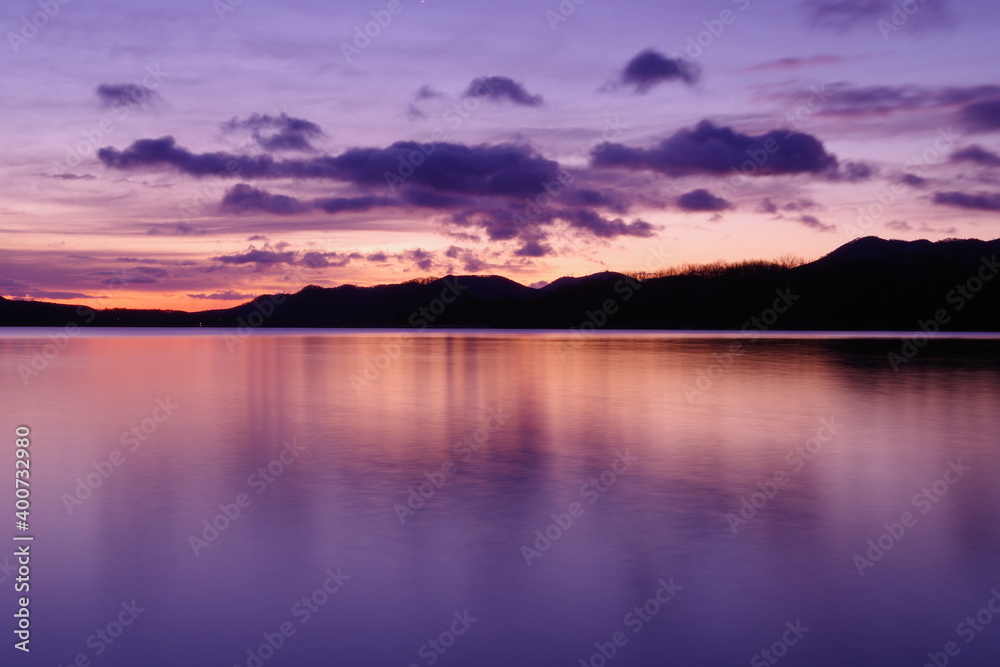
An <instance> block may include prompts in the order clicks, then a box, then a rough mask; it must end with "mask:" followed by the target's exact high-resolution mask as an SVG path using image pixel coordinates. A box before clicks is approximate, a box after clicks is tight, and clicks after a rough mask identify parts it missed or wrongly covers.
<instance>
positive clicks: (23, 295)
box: [0, 278, 107, 299]
mask: <svg viewBox="0 0 1000 667" xmlns="http://www.w3.org/2000/svg"><path fill="white" fill-rule="evenodd" d="M0 295H4V296H9V297H15V298H19V299H105V298H107V297H103V296H94V295H93V294H84V293H82V292H53V291H50V290H42V289H32V288H31V286H30V285H29V284H28V283H26V282H24V281H23V280H14V279H11V278H0Z"/></svg>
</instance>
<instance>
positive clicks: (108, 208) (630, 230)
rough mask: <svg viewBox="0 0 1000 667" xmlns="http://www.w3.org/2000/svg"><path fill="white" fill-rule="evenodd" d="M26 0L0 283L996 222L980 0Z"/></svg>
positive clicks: (376, 269)
mask: <svg viewBox="0 0 1000 667" xmlns="http://www.w3.org/2000/svg"><path fill="white" fill-rule="evenodd" d="M914 2H915V0H914ZM21 4H23V11H22V13H20V14H19V13H17V8H16V7H15V6H14V5H11V7H10V9H11V13H10V17H9V20H8V22H7V25H8V26H19V28H18V29H11V30H10V32H9V33H8V34H7V43H8V44H7V46H8V52H7V54H6V56H5V58H6V62H7V63H8V67H6V68H5V70H4V73H3V74H2V75H0V76H3V77H4V78H5V80H6V81H7V82H8V85H9V86H10V87H17V88H18V89H19V90H22V91H23V92H22V93H21V94H20V95H19V96H18V97H17V98H16V99H12V100H8V101H7V102H6V104H7V105H8V107H9V110H10V112H12V115H11V118H12V119H14V122H12V123H9V124H7V125H5V126H4V127H3V128H0V138H2V139H3V140H4V142H5V145H6V146H7V147H8V151H7V159H6V160H5V161H4V163H2V164H0V170H2V174H3V177H4V181H5V183H6V185H7V187H6V192H5V195H4V197H3V202H2V203H0V243H2V250H0V267H3V268H2V274H0V294H2V295H3V296H5V297H9V298H30V299H36V300H48V301H62V302H67V303H75V304H87V305H92V306H94V307H147V308H177V309H184V310H192V309H198V308H200V307H211V302H220V301H222V302H225V301H229V302H236V301H238V300H239V299H241V298H250V297H252V296H254V295H257V294H262V293H270V292H276V291H295V290H297V289H300V288H301V287H303V286H305V285H307V284H316V285H320V286H325V287H332V286H336V285H341V284H358V285H374V284H387V283H395V282H403V281H405V280H409V279H411V278H415V277H424V276H432V275H445V274H448V273H454V274H458V273H466V274H478V275H502V276H505V277H508V278H510V279H512V280H516V281H518V282H521V283H522V284H526V285H531V284H540V283H543V282H546V281H551V280H554V279H555V278H558V277H561V276H568V275H577V276H579V275H587V274H590V273H594V272H598V271H603V270H615V271H638V270H649V269H650V268H653V269H656V268H664V267H667V266H671V265H680V264H689V263H704V262H712V261H716V260H723V261H739V260H745V259H774V258H777V257H781V256H785V255H795V256H799V257H802V258H803V259H805V260H807V261H808V260H811V259H816V258H818V257H820V256H822V255H823V254H825V253H827V252H830V251H832V250H833V249H835V248H836V247H838V246H840V245H842V244H843V243H845V242H847V241H849V240H851V239H852V238H856V237H858V236H867V235H876V236H880V237H882V238H899V239H903V240H914V239H918V238H927V239H930V240H941V239H944V238H949V237H959V238H981V239H990V238H994V237H996V236H997V235H998V234H997V233H996V232H995V231H994V230H993V229H991V226H992V225H993V221H994V220H995V215H996V211H997V210H1000V203H998V198H1000V194H998V193H997V192H996V187H995V186H994V174H995V172H996V170H997V169H998V166H1000V147H998V145H997V142H996V132H997V131H998V130H1000V86H998V85H996V84H995V83H994V82H993V81H992V80H991V79H990V78H989V77H988V76H984V73H983V72H982V71H981V70H980V68H979V67H978V64H979V62H981V60H982V59H983V58H984V57H986V56H985V54H986V53H988V52H989V50H990V49H991V45H992V40H993V34H994V31H995V29H996V25H995V24H996V22H997V18H996V16H995V15H994V14H995V13H990V12H987V11H986V10H985V9H984V8H985V5H982V7H980V5H978V4H977V3H974V2H968V3H952V4H945V3H940V4H939V3H916V2H915V4H913V6H912V7H911V6H910V5H907V7H906V8H905V11H904V10H903V9H898V6H897V5H894V4H892V3H885V4H884V5H880V4H879V3H869V4H868V5H864V6H863V7H862V4H863V3H862V4H859V5H858V8H856V11H855V12H854V13H851V11H849V10H847V9H845V8H844V7H841V6H839V5H838V4H837V3H833V2H825V1H819V0H815V1H813V0H810V1H809V2H802V3H799V4H798V5H796V6H795V7H794V11H792V12H776V11H775V10H774V9H773V8H770V7H768V6H765V5H761V4H758V3H756V2H753V1H752V0H732V2H728V3H722V4H720V6H719V8H717V9H712V10H711V11H708V10H707V9H704V8H700V7H695V6H690V7H674V8H673V9H672V10H671V21H670V22H669V25H668V26H663V27H659V26H658V25H657V23H656V21H652V20H651V19H652V17H654V16H657V15H658V14H657V12H658V11H659V10H658V9H656V8H655V6H654V5H649V4H645V3H633V4H629V5H626V6H625V7H624V8H623V9H622V10H621V11H619V10H610V9H609V8H607V7H604V6H602V5H600V4H598V3H579V4H577V3H575V2H570V1H569V0H567V2H564V3H562V4H559V3H555V4H554V5H553V7H551V8H550V7H542V6H541V5H537V4H532V3H527V2H523V3H520V4H518V5H517V6H511V12H510V15H509V16H503V17H501V16H496V17H494V19H493V20H494V23H493V27H494V29H496V30H499V31H501V32H503V33H504V34H507V35H509V36H510V37H508V38H505V39H504V40H496V39H494V38H492V37H490V33H482V32H481V31H480V30H477V28H476V26H480V25H481V21H482V18H481V16H482V15H481V14H480V13H479V12H478V10H477V8H476V7H475V6H473V5H461V6H459V5H450V4H448V3H447V2H415V1H413V0H405V1H404V0H394V1H393V2H389V3H385V6H384V7H382V6H379V7H373V8H364V9H361V8H358V9H350V8H346V7H345V8H340V9H334V8H329V7H325V6H323V8H322V9H320V5H315V6H314V5H313V4H312V3H309V2H303V3H300V5H298V6H296V8H281V9H278V8H269V7H267V6H266V5H262V4H259V3H253V2H244V3H229V2H226V1H225V0H219V1H218V2H215V3H208V2H205V3H192V4H191V6H190V11H180V10H174V9H167V8H159V7H158V6H157V5H155V4H154V5H150V6H148V7H147V8H145V9H140V10H138V14H137V15H136V16H137V17H138V16H142V17H144V19H145V20H144V21H138V22H136V23H133V24H129V27H128V28H127V29H126V27H125V25H124V24H119V23H115V22H114V21H109V20H107V16H108V15H107V14H106V12H105V9H103V8H104V7H105V5H103V4H102V3H96V4H95V3H69V4H66V5H62V4H61V3H57V4H56V5H53V7H56V8H57V9H52V10H51V12H54V13H53V15H52V16H49V15H48V14H46V13H45V12H42V15H41V18H39V15H37V14H34V13H32V12H30V11H29V9H30V7H32V6H36V7H37V5H31V4H27V3H21ZM390 4H391V5H392V6H391V7H390V6H389V5H390ZM904 4H906V3H904ZM522 5H523V7H522ZM50 9H51V8H50ZM517 9H521V10H523V11H515V10H517ZM911 10H912V11H911ZM316 11H321V12H322V14H323V16H324V17H325V20H323V21H315V20H310V19H309V17H310V16H311V15H312V13H313V12H316ZM22 19H23V20H22ZM33 21H34V22H35V23H39V24H41V25H39V26H36V25H34V23H32V22H33ZM164 22H166V23H167V24H170V25H172V26H174V28H175V29H174V30H172V31H170V32H167V33H164V34H162V35H159V32H158V28H157V26H158V25H160V24H162V23H164ZM80 25H86V26H87V30H88V32H87V37H86V38H81V37H80V35H79V34H78V33H77V32H76V26H80ZM776 31H780V32H781V34H783V35H785V38H784V39H781V40H775V39H768V36H769V35H771V34H773V33H775V32H776ZM498 34H499V33H498ZM152 35H159V36H158V37H157V38H155V39H153V38H151V36H152ZM250 35H252V39H250V40H249V41H248V40H247V37H248V36H250ZM590 35H598V36H602V37H601V38H600V39H599V40H598V42H596V43H595V46H592V45H591V41H590V40H589V38H588V36H590ZM611 35H616V36H617V37H616V38H615V39H607V37H608V36H611ZM846 35H849V36H850V37H851V39H845V38H844V37H845V36H846ZM95 39H96V40H97V41H98V42H102V40H103V43H107V44H112V43H113V44H114V47H113V48H112V47H107V49H106V51H105V52H104V54H103V55H102V57H101V58H100V59H99V60H94V59H92V58H88V57H85V56H84V55H83V54H87V53H89V52H90V49H92V46H91V44H92V42H93V41H94V40H95ZM189 39H197V40H198V43H199V48H198V49H197V53H194V52H192V51H191V50H190V49H189V48H188V41H187V40H189ZM442 40H444V41H448V40H450V41H449V44H451V46H450V47H449V50H448V51H442V50H440V49H438V48H436V47H435V46H434V44H437V43H438V42H440V41H442ZM452 54H461V55H460V57H455V56H454V55H452ZM54 63H59V66H58V72H59V74H58V76H57V77H56V76H55V75H54V74H53V72H55V71H56V69H54V68H53V67H54ZM541 63H544V65H542V64H541ZM918 72H919V75H918V74H917V73H918ZM46 81H47V82H48V83H47V84H46V83H45V82H46ZM29 109H30V113H29ZM199 302H206V303H205V304H202V305H201V306H200V305H199Z"/></svg>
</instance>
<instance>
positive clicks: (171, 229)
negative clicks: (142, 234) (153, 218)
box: [146, 222, 205, 236]
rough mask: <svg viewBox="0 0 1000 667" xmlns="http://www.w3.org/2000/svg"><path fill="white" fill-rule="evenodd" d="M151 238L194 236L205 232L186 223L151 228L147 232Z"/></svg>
mask: <svg viewBox="0 0 1000 667" xmlns="http://www.w3.org/2000/svg"><path fill="white" fill-rule="evenodd" d="M146 233H147V234H149V235H150V236H160V235H163V236H192V235H194V234H204V233H205V232H204V230H201V229H198V228H197V227H192V226H191V225H189V224H187V223H186V222H178V223H177V224H175V225H163V226H160V227H150V228H149V229H148V230H147V231H146Z"/></svg>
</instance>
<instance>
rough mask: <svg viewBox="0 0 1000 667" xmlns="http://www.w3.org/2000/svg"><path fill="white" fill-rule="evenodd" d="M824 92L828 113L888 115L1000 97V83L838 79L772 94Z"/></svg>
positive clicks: (795, 97) (796, 96)
mask: <svg viewBox="0 0 1000 667" xmlns="http://www.w3.org/2000/svg"><path fill="white" fill-rule="evenodd" d="M817 90H818V92H820V93H822V107H821V108H820V109H819V110H818V111H817V113H818V114H820V115H826V116H878V117H881V116H887V115H891V114H894V113H897V112H901V111H917V110H929V109H930V110H933V109H948V108H951V109H954V110H956V111H958V110H961V109H962V107H963V106H965V105H969V104H972V103H975V102H980V101H984V100H996V99H997V98H1000V86H996V85H980V86H941V87H936V88H929V87H926V86H916V85H911V84H904V85H896V86H853V85H851V84H848V83H844V82H839V83H832V84H825V85H823V86H822V87H821V88H819V89H816V88H812V89H803V88H798V87H797V88H791V89H786V90H782V91H780V92H778V93H776V94H774V95H773V97H774V98H775V99H777V100H779V101H781V102H782V103H788V104H795V103H800V102H801V100H802V99H803V98H804V97H808V96H810V95H815V94H816V93H817Z"/></svg>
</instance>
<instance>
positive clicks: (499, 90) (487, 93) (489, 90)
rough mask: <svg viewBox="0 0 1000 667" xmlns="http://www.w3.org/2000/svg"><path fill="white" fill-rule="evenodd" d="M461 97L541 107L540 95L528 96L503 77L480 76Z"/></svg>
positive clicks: (516, 85)
mask: <svg viewBox="0 0 1000 667" xmlns="http://www.w3.org/2000/svg"><path fill="white" fill-rule="evenodd" d="M421 90H423V88H421ZM462 97H481V98H484V99H488V100H492V101H494V102H503V101H507V102H512V103H514V104H518V105H520V106H525V107H539V106H542V96H541V95H532V94H530V93H529V92H528V91H527V90H525V88H524V86H523V85H521V84H520V83H518V82H517V81H514V80H513V79H510V78H508V77H505V76H481V77H479V78H478V79H473V80H472V83H470V84H469V87H468V88H466V89H465V92H464V93H462Z"/></svg>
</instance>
